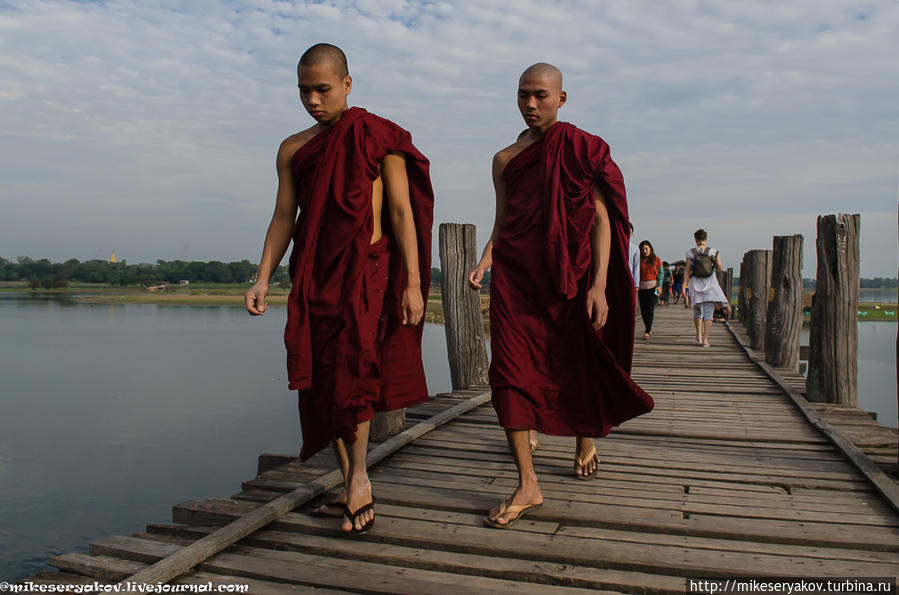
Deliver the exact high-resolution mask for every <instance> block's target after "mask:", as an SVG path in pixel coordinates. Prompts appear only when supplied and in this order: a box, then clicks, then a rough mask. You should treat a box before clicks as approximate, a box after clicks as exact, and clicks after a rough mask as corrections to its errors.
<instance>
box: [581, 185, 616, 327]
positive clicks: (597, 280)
mask: <svg viewBox="0 0 899 595" xmlns="http://www.w3.org/2000/svg"><path fill="white" fill-rule="evenodd" d="M592 193H593V201H594V203H595V204H596V214H595V215H594V217H593V227H591V228H590V246H591V248H592V251H593V271H592V273H593V276H592V279H593V282H592V283H591V284H590V288H589V289H588V290H587V315H588V316H589V317H590V320H591V321H592V322H593V328H595V329H597V330H598V329H601V328H602V327H603V325H605V323H606V318H608V315H609V305H608V303H607V302H606V279H607V277H608V272H609V253H610V251H611V245H612V227H611V223H610V222H609V211H608V209H607V208H606V202H605V198H604V197H603V195H602V193H601V192H600V191H599V189H598V188H597V187H596V186H594V187H593V189H592Z"/></svg>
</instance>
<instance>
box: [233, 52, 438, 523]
mask: <svg viewBox="0 0 899 595" xmlns="http://www.w3.org/2000/svg"><path fill="white" fill-rule="evenodd" d="M297 76H298V79H299V89H300V101H301V102H302V104H303V107H304V108H305V109H306V111H307V112H308V113H309V114H310V115H311V116H312V118H313V119H315V121H316V124H315V125H314V126H312V127H310V128H308V129H306V130H304V131H302V132H299V133H297V134H294V135H291V136H289V137H287V138H286V139H285V140H284V142H282V143H281V147H280V149H279V150H278V157H277V171H278V193H277V198H276V200H275V212H274V215H273V216H272V221H271V224H270V225H269V228H268V233H267V234H266V237H265V245H264V248H263V252H262V261H261V262H260V265H259V273H258V277H257V281H256V283H255V284H254V285H253V287H251V288H250V290H249V291H248V292H247V294H246V307H247V310H248V311H249V312H250V314H253V315H262V314H264V313H265V311H266V309H267V305H266V303H265V296H266V294H267V293H268V287H269V279H270V277H271V274H272V272H273V271H274V270H275V268H276V267H277V266H278V263H279V262H281V259H282V258H283V256H284V253H285V252H286V250H287V246H288V244H289V243H290V241H291V239H293V251H292V252H291V255H290V274H291V281H292V283H293V286H292V288H291V291H290V297H289V298H288V304H287V327H286V329H285V332H284V341H285V344H286V345H287V373H288V380H289V386H290V388H291V389H296V390H298V391H299V411H300V425H301V428H302V432H303V447H302V450H301V451H300V458H301V459H302V460H304V461H305V460H306V459H308V458H309V457H311V456H312V455H314V454H315V453H317V452H318V451H320V450H321V449H322V448H324V447H325V446H327V444H328V443H329V442H332V441H333V443H334V448H335V451H336V453H337V458H338V461H339V464H340V468H341V470H342V472H343V475H344V479H345V487H344V491H343V493H342V494H341V495H340V497H339V498H337V500H335V502H333V503H331V504H330V505H328V506H323V507H321V508H320V509H318V511H317V513H318V514H322V515H327V516H334V517H342V518H343V524H342V530H343V531H344V532H347V533H364V532H366V531H368V530H369V529H370V528H371V527H372V525H373V524H374V505H373V502H374V498H373V496H372V493H371V484H370V483H369V479H368V472H367V469H366V453H367V446H368V432H369V425H370V421H371V419H372V418H373V417H374V415H375V412H377V411H387V410H393V409H399V408H402V407H407V406H409V405H412V404H415V403H420V402H422V401H425V400H426V399H427V395H428V391H427V386H426V384H425V376H424V367H423V366H422V361H421V333H422V328H423V313H424V303H425V300H426V299H427V295H428V287H429V285H430V270H431V226H432V222H433V207H434V194H433V191H432V190H431V183H430V179H429V174H428V167H429V164H428V160H427V159H426V158H425V157H424V155H422V154H421V153H419V152H418V150H417V149H416V148H415V147H414V146H413V145H412V139H411V136H410V134H409V133H408V132H406V131H405V130H403V129H402V128H400V127H399V126H397V125H396V124H394V123H393V122H390V121H388V120H385V119H383V118H380V117H378V116H376V115H374V114H371V113H369V112H367V111H365V110H364V109H361V108H357V107H353V108H350V107H348V106H347V95H349V94H350V90H351V88H352V79H351V78H350V75H349V72H348V69H347V62H346V56H345V55H344V53H343V52H342V51H341V50H340V49H339V48H337V47H335V46H333V45H330V44H317V45H314V46H312V47H311V48H309V49H308V50H307V51H306V52H305V53H304V54H303V56H302V57H301V58H300V62H299V65H298V66H297ZM298 208H299V217H297V209H298Z"/></svg>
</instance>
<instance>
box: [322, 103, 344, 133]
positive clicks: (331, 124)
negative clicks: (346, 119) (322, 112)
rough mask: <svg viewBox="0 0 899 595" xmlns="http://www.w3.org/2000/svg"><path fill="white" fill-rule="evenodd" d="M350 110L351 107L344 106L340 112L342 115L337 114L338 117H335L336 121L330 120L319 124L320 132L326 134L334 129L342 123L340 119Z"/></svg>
mask: <svg viewBox="0 0 899 595" xmlns="http://www.w3.org/2000/svg"><path fill="white" fill-rule="evenodd" d="M348 109H350V108H349V106H348V105H345V106H343V109H342V110H340V113H339V114H337V115H336V116H334V119H332V120H328V121H327V122H319V123H318V131H319V132H324V131H325V130H327V129H328V128H333V127H334V125H335V124H337V123H338V122H340V118H342V117H343V114H345V113H346V111H347V110H348Z"/></svg>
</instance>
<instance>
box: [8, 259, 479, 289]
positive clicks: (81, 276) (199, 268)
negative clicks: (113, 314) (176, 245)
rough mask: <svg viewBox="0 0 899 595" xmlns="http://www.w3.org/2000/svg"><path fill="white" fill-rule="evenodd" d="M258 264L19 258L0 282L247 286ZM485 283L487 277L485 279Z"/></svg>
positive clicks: (283, 280)
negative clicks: (151, 262)
mask: <svg viewBox="0 0 899 595" xmlns="http://www.w3.org/2000/svg"><path fill="white" fill-rule="evenodd" d="M258 268H259V265H258V264H255V263H252V262H250V261H249V260H241V261H239V262H220V261H218V260H210V261H209V262H200V261H191V262H187V261H184V260H171V261H166V260H157V261H156V264H148V263H141V264H128V263H127V262H126V261H124V260H123V261H122V262H115V263H112V262H109V261H106V260H86V261H84V262H81V261H79V260H78V259H77V258H71V259H69V260H67V261H65V262H56V263H54V262H50V261H49V260H47V259H46V258H42V259H40V260H34V259H33V258H29V257H27V256H19V257H18V258H16V260H15V262H12V261H9V260H7V259H5V258H3V257H0V281H26V282H28V283H29V285H30V286H31V288H32V289H37V288H39V287H43V288H46V289H54V288H63V287H68V285H69V283H71V282H73V281H74V282H79V283H106V284H108V285H117V286H122V287H124V286H127V285H144V286H150V285H161V284H163V283H170V284H172V283H179V282H181V281H189V282H191V283H249V282H252V280H253V279H254V277H255V275H256V270H257V269H258ZM485 279H487V280H489V277H486V276H485ZM441 281H442V274H441V272H440V269H439V268H437V267H434V268H432V269H431V283H432V284H434V285H436V286H439V285H440V283H441ZM272 283H279V284H280V285H282V286H289V285H290V276H289V275H288V272H287V267H286V266H283V265H282V266H279V267H278V270H277V271H275V274H274V275H272Z"/></svg>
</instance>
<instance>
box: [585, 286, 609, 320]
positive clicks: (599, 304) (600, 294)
mask: <svg viewBox="0 0 899 595" xmlns="http://www.w3.org/2000/svg"><path fill="white" fill-rule="evenodd" d="M587 316H589V317H590V322H592V323H593V328H594V329H596V330H599V329H601V328H602V327H603V326H605V324H606V318H608V316H609V304H608V302H606V292H605V291H602V290H600V289H598V288H595V287H591V288H590V289H589V290H587Z"/></svg>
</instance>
